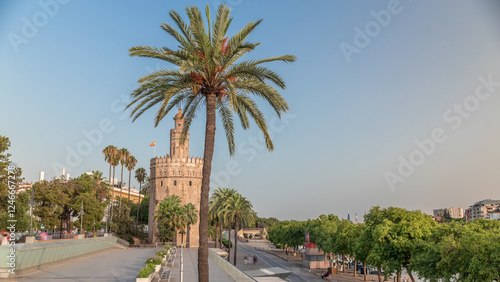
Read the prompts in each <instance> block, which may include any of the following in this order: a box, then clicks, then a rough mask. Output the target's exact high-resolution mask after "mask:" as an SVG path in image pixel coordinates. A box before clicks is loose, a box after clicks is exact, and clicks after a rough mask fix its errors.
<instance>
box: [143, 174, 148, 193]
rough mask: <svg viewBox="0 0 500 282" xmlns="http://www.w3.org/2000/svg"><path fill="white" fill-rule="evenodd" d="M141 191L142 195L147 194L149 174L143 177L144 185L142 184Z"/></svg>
mask: <svg viewBox="0 0 500 282" xmlns="http://www.w3.org/2000/svg"><path fill="white" fill-rule="evenodd" d="M141 193H142V194H143V195H144V196H146V195H148V196H149V176H148V175H146V177H144V185H142V190H141Z"/></svg>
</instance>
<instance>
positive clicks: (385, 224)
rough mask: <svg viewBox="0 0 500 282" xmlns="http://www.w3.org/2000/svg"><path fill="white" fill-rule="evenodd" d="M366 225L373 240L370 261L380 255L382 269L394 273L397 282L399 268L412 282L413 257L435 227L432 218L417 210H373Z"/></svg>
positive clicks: (399, 275) (376, 208)
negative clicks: (403, 270)
mask: <svg viewBox="0 0 500 282" xmlns="http://www.w3.org/2000/svg"><path fill="white" fill-rule="evenodd" d="M365 223H366V225H367V228H368V229H370V234H371V235H372V236H373V241H374V244H373V246H372V249H371V253H370V255H369V257H368V258H369V260H370V256H372V257H377V256H379V257H380V259H382V260H383V261H384V262H383V267H384V269H385V270H386V271H388V272H389V273H396V275H397V279H398V282H399V281H401V270H402V268H405V269H406V270H407V272H408V275H409V276H410V279H411V280H412V281H415V279H414V277H413V275H412V258H413V254H414V253H415V250H416V249H417V247H418V246H419V245H420V244H421V243H422V242H424V241H425V240H427V239H428V237H429V236H430V235H431V232H432V229H433V227H434V226H435V224H436V222H435V221H434V219H432V217H430V216H428V215H426V214H423V213H421V212H420V211H408V210H405V209H402V208H395V207H389V208H386V209H380V208H379V207H373V208H372V209H371V210H370V214H368V215H367V217H366V222H365ZM374 261H378V259H374Z"/></svg>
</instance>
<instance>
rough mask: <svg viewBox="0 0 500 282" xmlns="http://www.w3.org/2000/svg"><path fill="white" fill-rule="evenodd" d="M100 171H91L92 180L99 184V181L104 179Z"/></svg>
mask: <svg viewBox="0 0 500 282" xmlns="http://www.w3.org/2000/svg"><path fill="white" fill-rule="evenodd" d="M102 174H103V173H102V171H100V170H93V171H92V178H93V179H94V180H95V181H96V182H97V183H101V181H103V180H104V177H102Z"/></svg>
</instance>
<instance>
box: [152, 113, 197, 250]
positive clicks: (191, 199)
mask: <svg viewBox="0 0 500 282" xmlns="http://www.w3.org/2000/svg"><path fill="white" fill-rule="evenodd" d="M183 128H184V117H183V116H182V113H181V110H180V109H179V113H177V114H176V115H175V117H174V128H173V129H171V130H170V155H166V156H163V157H155V158H152V159H151V166H150V180H149V185H150V192H149V224H148V234H149V241H150V242H151V243H155V242H157V241H158V238H157V236H156V233H157V229H156V223H155V221H154V215H155V212H156V209H157V207H158V205H159V204H160V203H161V201H163V200H164V199H165V198H167V197H169V196H171V195H177V196H179V197H180V198H181V200H182V202H181V204H182V205H185V204H187V203H192V204H193V205H194V206H195V207H196V209H197V210H198V212H199V211H200V196H201V179H202V168H203V159H202V158H194V157H190V156H189V132H188V134H187V136H186V140H185V141H184V144H180V140H181V133H182V129H183ZM198 218H199V215H198ZM186 231H187V232H186V234H184V246H186V247H192V248H197V247H198V246H199V234H198V223H196V224H193V225H191V226H190V228H189V230H186ZM176 239H177V241H176V242H177V243H178V244H179V245H180V242H181V234H177V235H176Z"/></svg>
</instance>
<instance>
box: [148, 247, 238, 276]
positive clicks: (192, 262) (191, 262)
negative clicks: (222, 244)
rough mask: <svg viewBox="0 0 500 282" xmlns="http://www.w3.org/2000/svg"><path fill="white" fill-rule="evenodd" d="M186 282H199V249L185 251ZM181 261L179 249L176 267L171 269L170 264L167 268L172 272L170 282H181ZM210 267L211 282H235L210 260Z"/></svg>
mask: <svg viewBox="0 0 500 282" xmlns="http://www.w3.org/2000/svg"><path fill="white" fill-rule="evenodd" d="M183 251H184V277H183V278H184V281H185V282H195V281H198V249H197V248H189V249H184V250H183ZM180 261H181V249H180V248H177V251H176V254H175V259H174V267H171V265H170V264H167V268H168V269H170V270H171V276H170V280H168V281H169V282H177V281H180ZM208 265H209V269H208V271H209V276H210V281H217V282H219V281H220V282H229V281H231V282H233V281H234V279H232V278H231V277H230V276H229V275H228V274H227V273H226V272H225V271H224V270H222V268H220V267H219V265H217V264H216V263H215V262H214V261H213V260H211V259H210V257H209V259H208ZM154 281H160V282H162V281H167V280H166V279H159V280H158V279H157V278H156V279H155V280H154Z"/></svg>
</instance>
